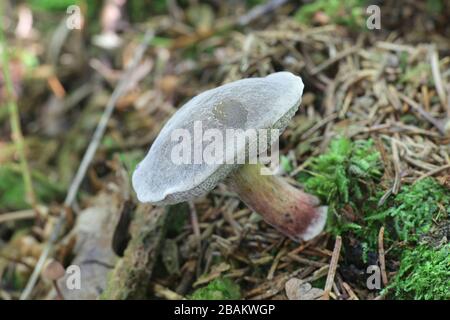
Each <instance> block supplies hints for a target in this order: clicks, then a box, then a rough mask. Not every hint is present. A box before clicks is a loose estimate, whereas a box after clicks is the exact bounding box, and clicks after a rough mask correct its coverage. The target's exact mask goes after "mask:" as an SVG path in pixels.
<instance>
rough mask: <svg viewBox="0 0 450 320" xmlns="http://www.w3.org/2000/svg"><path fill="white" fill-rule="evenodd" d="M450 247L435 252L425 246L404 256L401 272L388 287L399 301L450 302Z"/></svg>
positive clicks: (446, 246) (387, 290) (449, 244)
mask: <svg viewBox="0 0 450 320" xmlns="http://www.w3.org/2000/svg"><path fill="white" fill-rule="evenodd" d="M449 254H450V243H447V244H446V245H443V246H441V247H440V248H437V249H434V248H432V247H429V246H428V245H425V244H421V245H419V246H417V247H416V248H414V249H410V250H407V251H406V252H404V254H403V256H402V259H401V265H400V269H399V271H398V272H397V274H396V276H395V277H394V278H393V280H392V281H391V284H390V285H389V286H388V287H387V289H386V292H387V294H388V296H390V297H392V298H396V299H415V300H449V299H450V289H449V288H450V277H449V275H450V256H449Z"/></svg>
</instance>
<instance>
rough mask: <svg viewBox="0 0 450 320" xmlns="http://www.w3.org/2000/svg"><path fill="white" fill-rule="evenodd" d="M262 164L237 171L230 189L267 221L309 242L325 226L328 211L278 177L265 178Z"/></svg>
mask: <svg viewBox="0 0 450 320" xmlns="http://www.w3.org/2000/svg"><path fill="white" fill-rule="evenodd" d="M262 168H263V166H262V165H261V164H246V165H243V166H241V167H239V169H237V170H236V171H235V172H234V173H233V174H232V175H231V176H230V180H229V185H230V187H231V188H232V189H233V191H235V192H236V193H237V194H238V195H239V197H240V198H241V200H242V201H243V202H244V203H245V204H246V205H247V206H248V207H250V208H251V209H252V210H254V211H256V212H257V213H259V214H260V215H261V216H262V217H263V218H264V220H265V221H266V222H267V223H268V224H270V225H272V226H273V227H275V228H276V229H277V230H279V231H280V232H281V233H283V234H284V235H286V236H288V237H289V238H291V239H292V240H294V241H300V240H309V239H312V238H314V237H315V236H317V235H318V234H319V233H320V232H321V231H322V230H323V227H324V226H325V222H326V219H327V211H328V207H326V206H320V203H319V200H318V199H317V198H316V197H314V196H312V195H310V194H307V193H305V192H303V191H301V190H299V189H297V188H294V187H293V186H291V185H290V184H289V183H287V182H286V181H285V180H284V179H283V178H281V177H277V176H274V175H261V173H260V172H261V169H262Z"/></svg>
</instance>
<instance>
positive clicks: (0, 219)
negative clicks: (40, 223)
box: [0, 210, 36, 223]
mask: <svg viewBox="0 0 450 320" xmlns="http://www.w3.org/2000/svg"><path fill="white" fill-rule="evenodd" d="M34 217H36V213H35V211H34V210H20V211H15V212H8V213H2V214H1V215H0V223H4V222H8V221H14V220H23V219H32V218H34Z"/></svg>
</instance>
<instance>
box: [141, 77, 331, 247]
mask: <svg viewBox="0 0 450 320" xmlns="http://www.w3.org/2000/svg"><path fill="white" fill-rule="evenodd" d="M302 93H303V82H302V79H301V78H300V77H298V76H295V75H293V74H292V73H290V72H277V73H273V74H271V75H268V76H266V77H264V78H249V79H243V80H239V81H235V82H231V83H228V84H225V85H222V86H220V87H217V88H215V89H211V90H208V91H205V92H203V93H201V94H199V95H197V96H196V97H194V98H192V99H191V100H190V101H188V102H187V103H186V104H185V105H183V106H182V107H181V108H180V109H179V110H178V111H177V112H176V113H175V114H174V115H173V116H172V118H170V119H169V121H168V122H167V123H166V124H165V125H164V127H163V128H162V130H161V132H160V134H159V135H158V137H157V138H156V139H155V141H154V142H153V144H152V146H151V148H150V151H149V152H148V154H147V155H146V157H145V158H144V160H142V162H141V163H140V164H139V165H138V166H137V168H136V170H135V171H134V173H133V178H132V183H133V188H134V190H135V191H136V194H137V197H138V200H139V201H141V202H148V203H152V204H156V205H165V204H174V203H178V202H182V201H186V200H189V199H191V198H193V197H197V196H200V195H202V194H205V193H207V192H209V191H211V190H212V189H213V188H214V187H215V186H216V185H217V184H218V183H219V182H220V181H224V182H225V183H227V185H228V186H230V187H231V188H232V190H233V191H235V192H236V193H237V194H238V196H239V197H240V199H241V200H242V201H243V202H244V203H245V204H246V205H247V206H248V207H250V208H251V209H252V210H254V211H256V212H257V213H259V214H260V215H262V217H263V218H264V220H265V221H266V222H267V223H269V224H270V225H272V226H273V227H275V228H276V229H278V230H279V231H280V232H281V233H283V234H284V235H286V236H288V237H290V238H291V239H293V240H295V241H299V240H309V239H311V238H313V237H315V236H317V235H318V234H319V233H320V232H321V231H322V229H323V227H324V225H325V222H326V217H327V207H326V206H320V204H319V200H318V199H317V198H316V197H314V196H312V195H309V194H307V193H305V192H303V191H301V190H299V189H297V188H295V187H294V186H292V185H290V184H289V183H288V182H287V181H285V180H284V179H283V178H281V177H278V176H274V175H263V174H261V170H262V168H263V167H264V166H263V165H262V164H261V163H260V162H258V163H255V161H251V160H254V159H250V157H249V150H254V149H251V148H252V147H255V146H259V147H260V149H259V150H258V152H257V153H258V154H259V153H263V152H266V151H267V149H268V148H269V146H270V145H271V144H272V143H273V136H272V138H270V137H269V138H268V139H267V137H263V133H264V132H265V131H268V130H271V132H273V130H277V131H276V132H277V136H276V138H278V135H279V134H281V132H282V131H284V129H285V128H286V126H287V124H288V122H289V121H290V119H291V118H292V117H293V116H294V114H295V113H296V111H297V110H298V107H299V105H300V102H301V97H302ZM199 128H200V129H202V130H201V131H200V133H199V130H198V129H199ZM231 130H235V132H236V131H238V132H240V133H241V134H242V133H243V132H244V134H245V132H249V130H254V132H256V134H254V135H251V134H248V135H246V136H245V138H244V141H245V143H241V144H239V143H238V144H237V145H236V144H235V140H234V138H233V140H229V139H228V136H227V133H228V132H229V131H231ZM239 130H240V131H239ZM203 132H205V134H204V135H203ZM224 136H227V137H226V138H227V139H225V140H226V141H225V143H224V144H223V150H220V148H217V145H219V146H222V145H221V144H217V143H216V144H215V146H216V148H213V151H214V152H212V151H211V150H210V149H211V148H210V147H211V144H212V143H213V142H218V141H219V140H220V138H221V137H222V139H223V137H224ZM245 139H247V140H245ZM205 140H206V141H205ZM219 142H220V141H219ZM181 143H184V147H183V148H181V147H180V145H181ZM261 146H263V147H261ZM264 146H265V147H264ZM208 148H209V149H208ZM208 152H210V153H208ZM186 153H187V154H188V155H186ZM177 154H178V155H180V154H182V156H180V157H181V158H180V157H179V158H177V159H174V155H175V156H176V155H177ZM208 154H214V155H215V156H217V157H215V158H214V159H215V161H213V162H211V161H204V160H205V159H204V158H206V155H208ZM240 155H246V157H248V161H247V162H245V163H242V162H239V161H236V159H237V157H239V156H240ZM202 156H205V157H204V158H202ZM202 160H203V161H202Z"/></svg>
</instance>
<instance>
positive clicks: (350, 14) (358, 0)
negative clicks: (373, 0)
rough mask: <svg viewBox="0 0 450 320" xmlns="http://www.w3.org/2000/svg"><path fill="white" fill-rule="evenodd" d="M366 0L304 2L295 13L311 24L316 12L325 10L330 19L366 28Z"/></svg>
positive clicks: (350, 25) (302, 20)
mask: <svg viewBox="0 0 450 320" xmlns="http://www.w3.org/2000/svg"><path fill="white" fill-rule="evenodd" d="M366 2H367V1H366V0H348V1H341V0H317V1H314V2H311V3H308V4H303V5H302V6H301V7H300V9H299V10H298V11H297V12H296V13H295V19H296V20H297V21H298V22H300V23H303V24H310V23H311V21H312V18H313V16H314V14H315V13H316V12H324V13H325V14H326V15H327V16H328V17H329V18H330V21H331V22H333V23H337V24H342V25H346V26H348V27H352V28H358V29H361V27H364V28H363V29H365V8H366Z"/></svg>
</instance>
